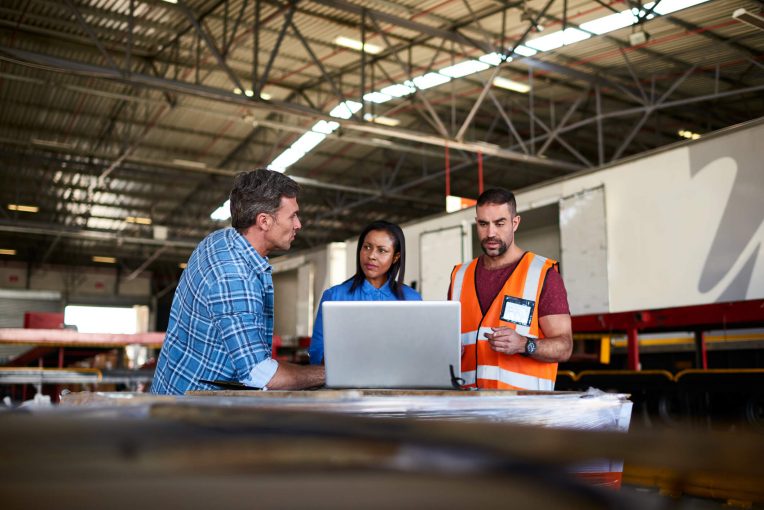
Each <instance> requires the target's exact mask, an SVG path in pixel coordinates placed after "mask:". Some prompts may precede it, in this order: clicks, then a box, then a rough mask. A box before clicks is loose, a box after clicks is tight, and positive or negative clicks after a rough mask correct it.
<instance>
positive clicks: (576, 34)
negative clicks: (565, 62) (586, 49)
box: [526, 27, 591, 51]
mask: <svg viewBox="0 0 764 510" xmlns="http://www.w3.org/2000/svg"><path fill="white" fill-rule="evenodd" d="M589 37H591V34H588V33H586V32H584V31H582V30H579V29H577V28H572V27H571V28H566V29H565V30H564V31H563V30H558V31H557V32H553V33H551V34H549V35H545V36H542V37H539V38H537V39H533V40H532V41H528V42H527V43H526V44H527V45H528V46H529V47H531V48H533V49H535V50H538V51H550V50H554V49H557V48H560V47H562V46H565V45H567V44H572V43H574V42H578V41H583V40H584V39H588V38H589Z"/></svg>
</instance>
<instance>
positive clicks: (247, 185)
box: [231, 168, 300, 232]
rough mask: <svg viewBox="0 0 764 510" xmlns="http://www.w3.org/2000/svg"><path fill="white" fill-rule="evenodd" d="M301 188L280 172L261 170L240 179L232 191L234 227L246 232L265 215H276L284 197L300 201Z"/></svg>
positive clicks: (237, 179)
mask: <svg viewBox="0 0 764 510" xmlns="http://www.w3.org/2000/svg"><path fill="white" fill-rule="evenodd" d="M299 192H300V185H299V184H297V183H296V182H294V181H293V180H292V179H290V178H289V177H287V176H286V175H284V174H281V173H279V172H274V171H272V170H266V169H264V168H258V169H257V170H252V171H249V172H242V173H240V174H238V175H237V176H236V178H235V179H234V181H233V189H232V190H231V226H232V227H233V228H235V229H236V230H238V231H239V232H243V231H244V230H246V229H248V228H249V227H251V226H252V225H254V224H255V221H256V220H257V215H258V214H261V213H265V214H271V215H273V214H276V211H278V209H279V207H280V206H281V197H287V198H297V195H298V194H299Z"/></svg>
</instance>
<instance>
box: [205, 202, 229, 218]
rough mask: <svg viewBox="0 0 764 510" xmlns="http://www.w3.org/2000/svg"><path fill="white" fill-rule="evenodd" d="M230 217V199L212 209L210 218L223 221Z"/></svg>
mask: <svg viewBox="0 0 764 510" xmlns="http://www.w3.org/2000/svg"><path fill="white" fill-rule="evenodd" d="M230 217H231V201H230V200H226V201H225V202H224V203H223V205H221V206H220V207H218V208H217V209H215V210H214V211H212V214H210V219H212V220H215V221H225V220H227V219H228V218H230Z"/></svg>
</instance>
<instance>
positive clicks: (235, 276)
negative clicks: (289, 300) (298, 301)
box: [151, 228, 278, 395]
mask: <svg viewBox="0 0 764 510" xmlns="http://www.w3.org/2000/svg"><path fill="white" fill-rule="evenodd" d="M271 270H272V268H271V266H270V264H268V261H267V259H266V258H264V257H262V256H261V255H260V254H259V253H258V252H257V251H256V250H255V249H254V248H253V247H252V245H251V244H250V243H249V242H248V241H247V240H246V239H245V238H244V237H243V236H242V235H241V234H239V233H238V232H237V231H236V230H234V229H233V228H226V229H222V230H218V231H216V232H213V233H212V234H210V235H208V236H207V237H206V238H205V239H204V240H203V241H202V242H201V243H199V246H197V247H196V250H194V253H193V254H191V258H190V259H189V261H188V267H186V269H185V271H183V275H182V277H181V279H180V282H179V283H178V288H177V289H176V291H175V297H174V299H173V302H172V310H171V311H170V322H169V324H168V327H167V335H166V337H165V341H164V344H163V345H162V351H161V353H160V355H159V361H158V363H157V368H156V372H155V374H154V382H153V384H152V386H151V392H152V393H160V394H177V395H182V394H183V393H185V392H186V391H189V390H203V389H217V388H215V387H213V386H211V385H209V384H204V383H200V382H199V380H200V379H206V380H227V381H237V382H242V383H244V384H247V385H249V386H257V387H262V386H265V384H266V383H267V382H268V381H270V379H271V377H273V374H274V373H275V372H276V369H277V368H278V364H277V363H276V361H274V360H273V359H271V357H270V356H271V342H272V337H273V279H272V275H271Z"/></svg>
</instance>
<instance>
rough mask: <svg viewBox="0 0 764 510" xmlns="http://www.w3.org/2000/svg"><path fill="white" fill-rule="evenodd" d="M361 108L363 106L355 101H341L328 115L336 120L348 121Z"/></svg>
mask: <svg viewBox="0 0 764 510" xmlns="http://www.w3.org/2000/svg"><path fill="white" fill-rule="evenodd" d="M361 106H363V105H362V104H361V103H359V102H357V101H343V102H341V103H340V104H338V105H337V106H335V107H334V108H333V109H332V111H330V112H329V115H331V116H332V117H337V118H338V119H349V118H350V117H352V116H353V114H354V113H355V112H357V111H358V110H360V109H361Z"/></svg>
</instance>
